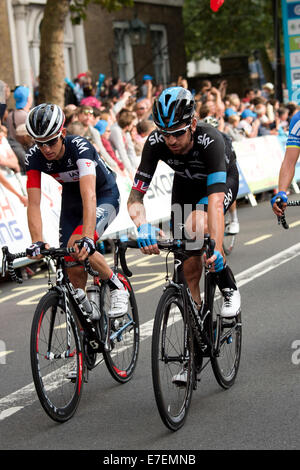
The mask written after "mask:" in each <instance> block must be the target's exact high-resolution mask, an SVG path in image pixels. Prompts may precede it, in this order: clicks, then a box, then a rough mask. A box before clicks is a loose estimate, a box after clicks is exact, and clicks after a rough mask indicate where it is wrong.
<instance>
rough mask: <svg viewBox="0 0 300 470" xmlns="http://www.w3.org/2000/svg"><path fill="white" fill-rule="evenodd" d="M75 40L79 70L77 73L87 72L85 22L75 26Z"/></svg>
mask: <svg viewBox="0 0 300 470" xmlns="http://www.w3.org/2000/svg"><path fill="white" fill-rule="evenodd" d="M73 32H74V42H75V56H76V65H77V70H76V74H78V73H82V72H86V71H87V70H88V62H87V53H86V44H85V36H84V28H83V24H82V23H80V24H78V25H75V26H73Z"/></svg>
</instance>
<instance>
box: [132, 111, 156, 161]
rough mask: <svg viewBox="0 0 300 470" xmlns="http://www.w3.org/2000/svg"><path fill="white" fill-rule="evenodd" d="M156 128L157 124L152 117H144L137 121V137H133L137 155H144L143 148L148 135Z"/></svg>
mask: <svg viewBox="0 0 300 470" xmlns="http://www.w3.org/2000/svg"><path fill="white" fill-rule="evenodd" d="M154 129H156V126H155V124H154V122H153V121H151V120H150V119H143V120H142V121H139V122H138V123H137V125H136V134H135V138H134V139H133V143H134V148H135V152H136V155H137V157H140V156H141V155H142V150H143V147H144V144H145V142H146V140H147V137H148V135H149V134H151V132H152V131H154Z"/></svg>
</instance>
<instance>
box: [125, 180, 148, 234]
mask: <svg viewBox="0 0 300 470" xmlns="http://www.w3.org/2000/svg"><path fill="white" fill-rule="evenodd" d="M143 199H144V194H143V193H141V192H139V191H137V190H136V189H132V190H131V192H130V194H129V198H128V201H127V208H128V213H129V215H130V217H131V219H132V221H133V222H134V224H135V225H136V226H137V227H139V226H140V225H142V224H146V223H147V219H146V210H145V206H144V202H143Z"/></svg>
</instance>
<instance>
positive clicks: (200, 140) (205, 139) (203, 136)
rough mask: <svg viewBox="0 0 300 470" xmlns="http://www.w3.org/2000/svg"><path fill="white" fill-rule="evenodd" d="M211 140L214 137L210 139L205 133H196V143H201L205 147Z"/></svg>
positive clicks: (212, 140)
mask: <svg viewBox="0 0 300 470" xmlns="http://www.w3.org/2000/svg"><path fill="white" fill-rule="evenodd" d="M213 142H214V139H211V138H210V137H209V136H208V135H207V134H206V133H205V134H200V135H198V144H201V145H203V147H204V148H205V149H206V148H207V147H208V146H209V145H210V144H212V143H213Z"/></svg>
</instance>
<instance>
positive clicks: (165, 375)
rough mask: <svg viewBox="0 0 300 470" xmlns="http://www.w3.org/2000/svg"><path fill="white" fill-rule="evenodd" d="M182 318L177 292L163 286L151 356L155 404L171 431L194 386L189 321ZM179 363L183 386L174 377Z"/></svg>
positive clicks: (183, 412) (180, 419)
mask: <svg viewBox="0 0 300 470" xmlns="http://www.w3.org/2000/svg"><path fill="white" fill-rule="evenodd" d="M185 319H186V315H185V314H184V311H183V302H182V297H181V294H180V292H178V290H176V289H173V288H168V289H166V290H165V292H164V293H163V295H162V296H161V299H160V301H159V304H158V306H157V310H156V313H155V318H154V325H153V333H152V350H151V358H152V382H153V389H154V395H155V400H156V404H157V407H158V411H159V414H160V417H161V419H162V421H163V423H164V424H165V426H166V427H167V428H168V429H170V430H171V431H177V430H178V429H180V428H181V427H182V426H183V424H184V422H185V419H186V417H187V413H188V410H189V407H190V404H191V398H192V393H193V386H194V341H193V333H192V328H191V324H190V321H186V320H185ZM185 345H187V350H186V351H185ZM183 367H185V368H186V372H187V382H186V387H179V386H178V385H176V384H175V383H174V377H175V376H176V375H177V374H178V373H179V372H180V371H182V369H183Z"/></svg>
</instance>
